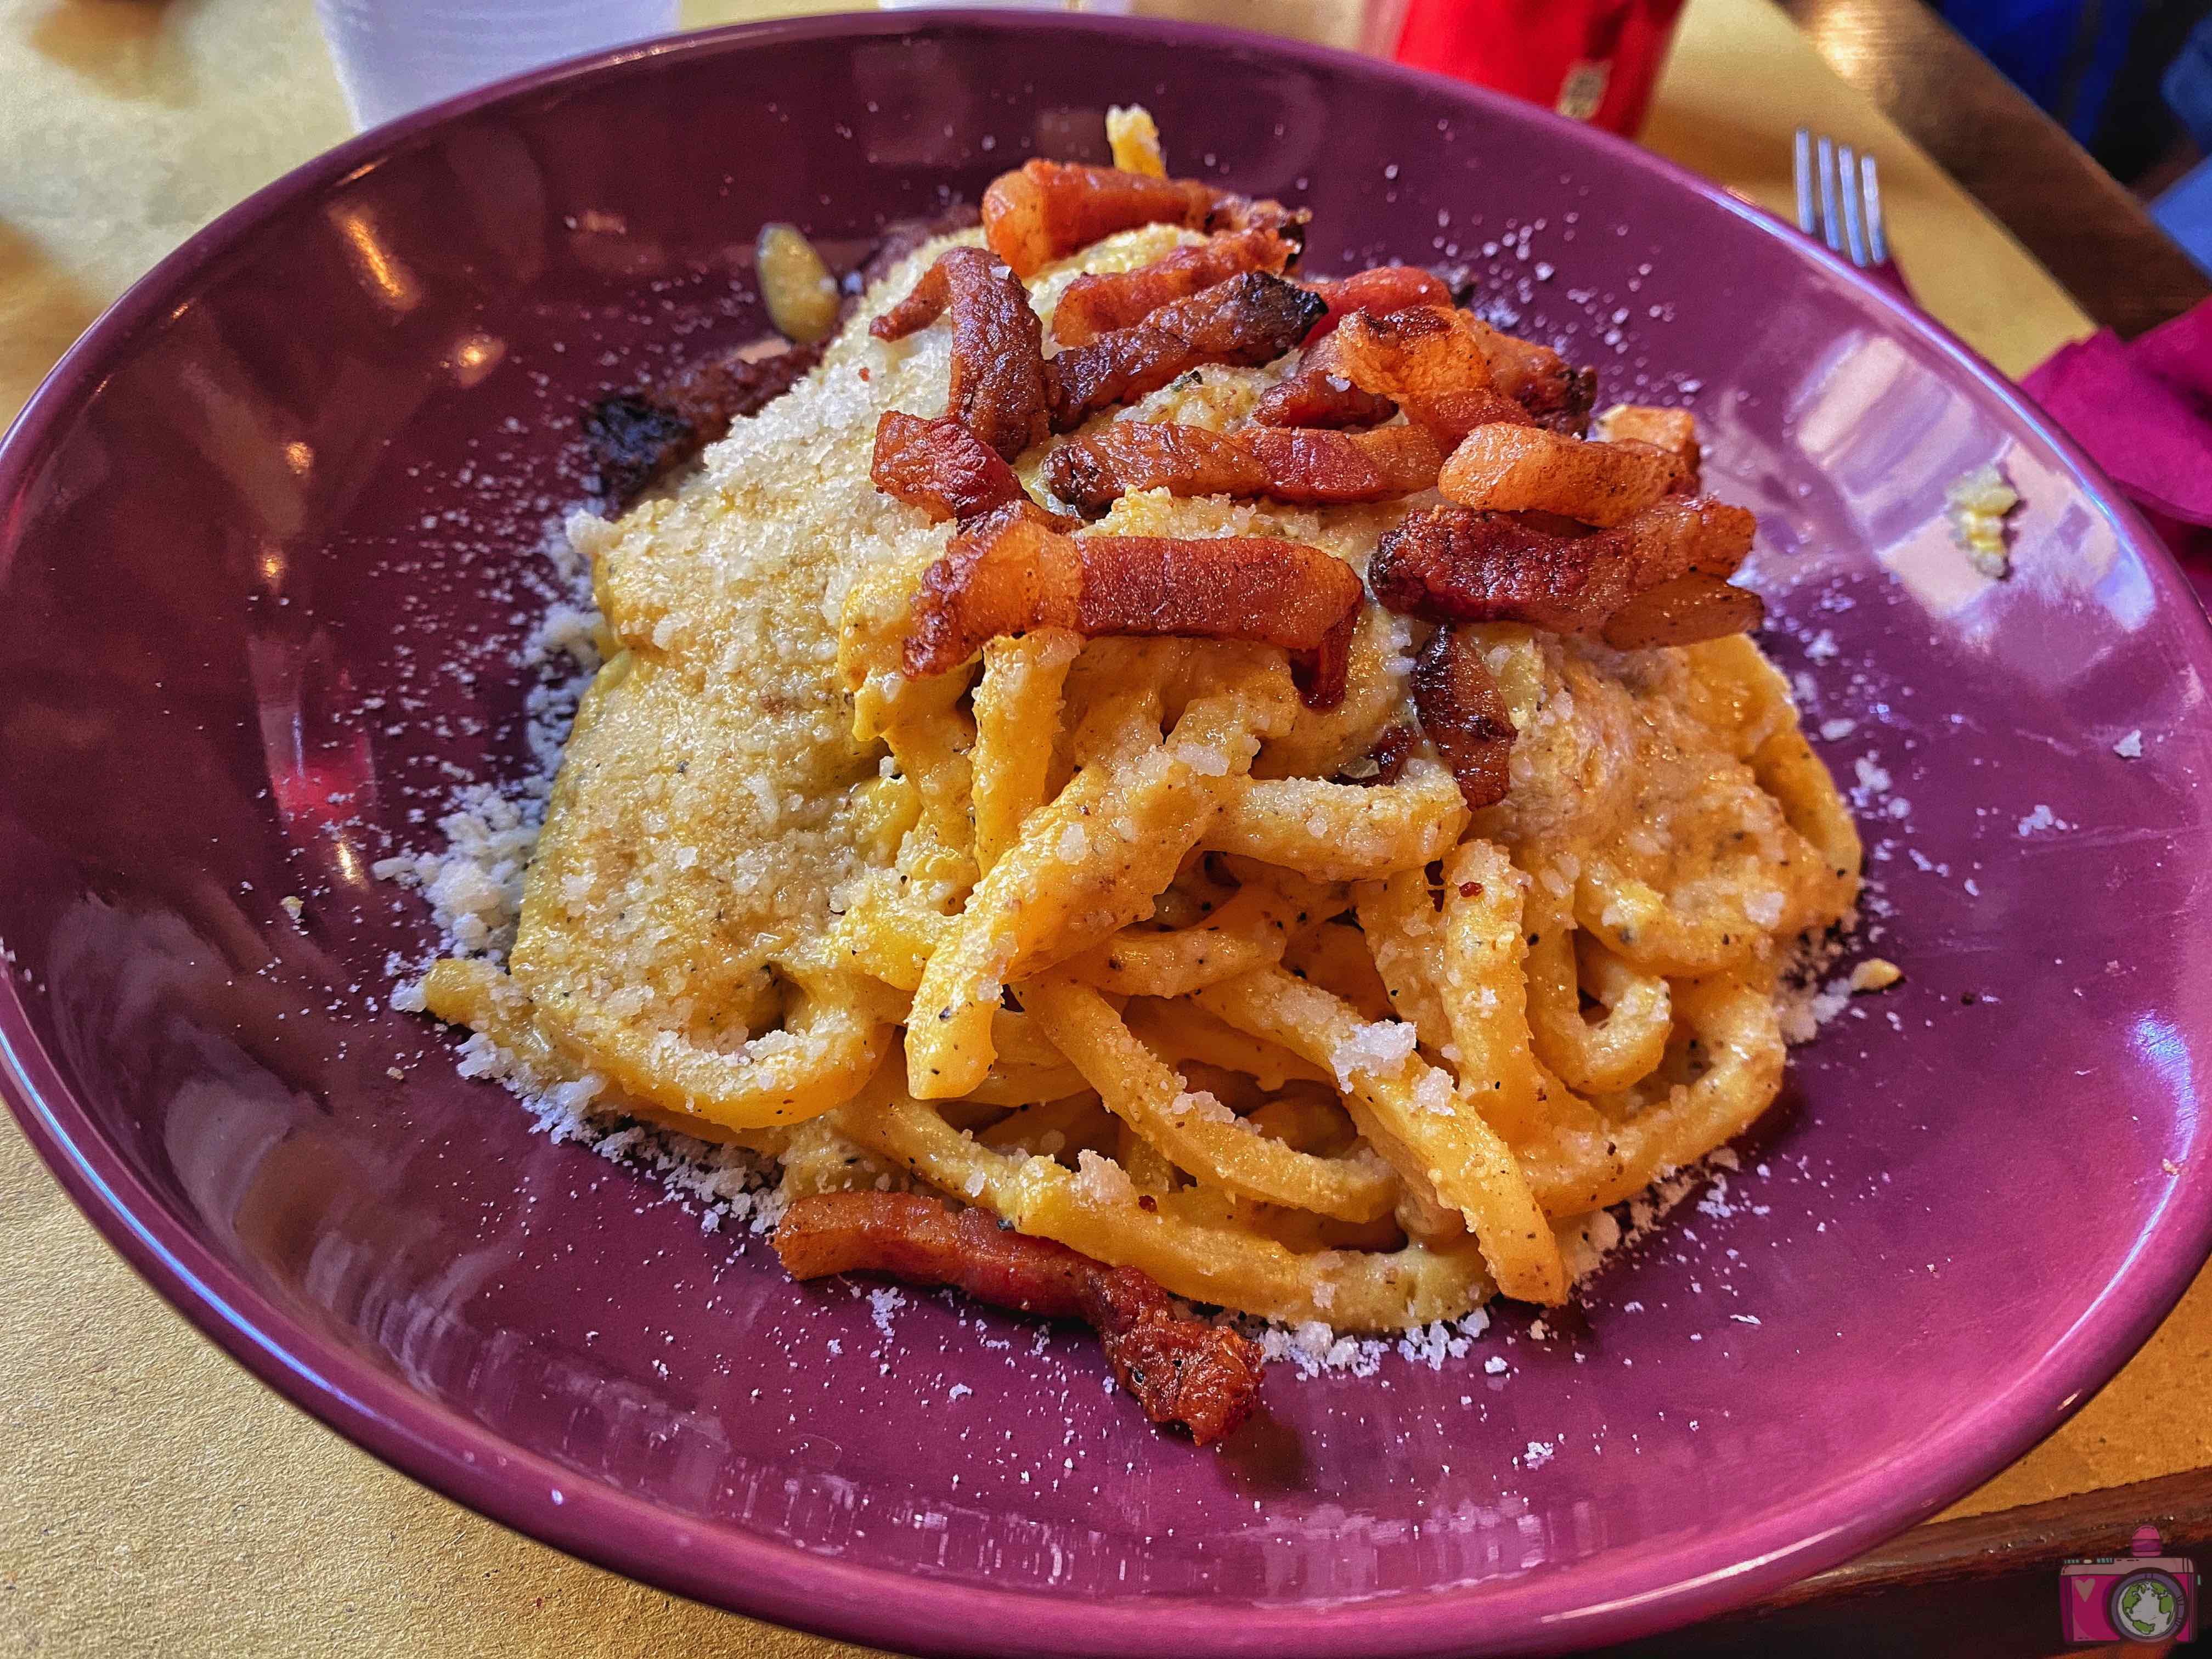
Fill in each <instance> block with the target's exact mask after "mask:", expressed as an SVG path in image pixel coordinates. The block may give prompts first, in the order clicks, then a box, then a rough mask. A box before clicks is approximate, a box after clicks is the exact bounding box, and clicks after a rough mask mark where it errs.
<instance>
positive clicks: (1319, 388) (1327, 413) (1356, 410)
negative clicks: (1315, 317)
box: [1252, 351, 1398, 429]
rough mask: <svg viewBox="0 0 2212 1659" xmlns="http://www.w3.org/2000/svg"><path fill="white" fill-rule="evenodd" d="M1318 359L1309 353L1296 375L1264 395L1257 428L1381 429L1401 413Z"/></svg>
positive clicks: (1256, 412) (1254, 411)
mask: <svg viewBox="0 0 2212 1659" xmlns="http://www.w3.org/2000/svg"><path fill="white" fill-rule="evenodd" d="M1314 357H1315V354H1314V353H1313V352H1311V351H1310V352H1308V353H1307V354H1306V359H1305V361H1304V362H1301V363H1300V364H1299V365H1298V368H1297V370H1296V371H1295V372H1294V373H1292V374H1286V375H1285V376H1284V377H1283V378H1282V379H1281V380H1278V381H1276V382H1275V384H1274V385H1273V386H1269V387H1268V388H1267V390H1266V391H1265V392H1261V394H1260V401H1259V402H1258V403H1257V404H1254V405H1253V408H1252V419H1253V421H1254V422H1255V424H1257V425H1260V426H1300V427H1330V428H1339V429H1341V428H1346V427H1358V426H1380V425H1382V424H1383V422H1385V421H1387V420H1389V418H1390V417H1391V416H1393V415H1395V414H1396V413H1397V412H1398V405H1397V404H1394V403H1392V402H1391V401H1390V400H1389V398H1378V397H1376V395H1375V394H1374V393H1373V392H1362V391H1361V390H1360V389H1359V388H1358V386H1354V385H1352V382H1351V381H1349V380H1346V379H1345V378H1344V376H1343V375H1341V374H1334V373H1332V372H1331V371H1330V370H1329V369H1328V367H1327V366H1326V364H1325V363H1323V362H1316V361H1314Z"/></svg>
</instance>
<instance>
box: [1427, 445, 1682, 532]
mask: <svg viewBox="0 0 2212 1659" xmlns="http://www.w3.org/2000/svg"><path fill="white" fill-rule="evenodd" d="M1681 478H1682V463H1681V462H1680V460H1679V459H1676V458H1675V457H1674V455H1671V454H1669V453H1668V452H1667V451H1665V450H1663V449H1656V448H1654V447H1652V446H1651V445H1650V444H1646V443H1605V442H1596V443H1593V442H1591V441H1589V440H1588V439H1585V438H1570V437H1567V436H1565V435H1562V434H1560V433H1557V432H1548V431H1547V430H1545V428H1542V427H1540V426H1530V425H1526V424H1522V425H1517V426H1508V425H1502V424H1494V423H1486V424H1485V425H1482V426H1479V427H1477V428H1474V430H1473V431H1472V432H1470V433H1468V435H1467V436H1466V438H1465V439H1464V440H1462V441H1461V443H1460V446H1459V447H1458V448H1456V449H1455V450H1453V451H1452V453H1451V459H1449V460H1448V461H1446V462H1445V463H1444V465H1443V473H1442V476H1441V477H1439V478H1438V479H1437V488H1438V489H1441V490H1443V493H1444V495H1446V496H1447V497H1448V498H1449V499H1450V500H1452V501H1457V502H1459V503H1460V505H1462V507H1482V508H1484V509H1485V510H1486V511H1489V512H1492V513H1524V512H1534V513H1558V514H1559V516H1560V517H1562V518H1567V519H1572V520H1575V521H1576V522H1577V523H1578V524H1588V525H1597V526H1601V527H1602V526H1611V525H1617V524H1620V523H1622V522H1624V521H1626V520H1629V519H1632V518H1633V517H1635V516H1636V514H1638V513H1641V512H1642V511H1644V508H1645V507H1650V505H1651V504H1652V503H1653V502H1655V501H1657V500H1658V499H1659V498H1660V497H1661V496H1662V495H1668V494H1670V493H1672V492H1673V490H1674V488H1675V486H1676V485H1677V484H1679V483H1680V482H1681Z"/></svg>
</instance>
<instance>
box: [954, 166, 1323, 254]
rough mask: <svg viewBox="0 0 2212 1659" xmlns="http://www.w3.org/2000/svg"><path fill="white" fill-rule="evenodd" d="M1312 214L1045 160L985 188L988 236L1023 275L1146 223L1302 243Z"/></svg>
mask: <svg viewBox="0 0 2212 1659" xmlns="http://www.w3.org/2000/svg"><path fill="white" fill-rule="evenodd" d="M1307 218H1308V215H1307V214H1306V212H1305V210H1304V209H1298V210H1295V211H1293V210H1289V209H1286V208H1285V207H1284V206H1283V205H1282V204H1280V203H1278V202H1270V201H1255V200H1253V199H1252V198H1251V197H1246V196H1237V195H1235V194H1232V193H1231V192H1230V191H1224V190H1219V189H1217V188H1216V187H1215V186H1213V185H1208V184H1205V183H1202V182H1201V181H1200V180H1199V179H1156V178H1153V177H1152V176H1151V175H1150V174H1148V173H1123V172H1121V170H1120V169H1119V168H1116V167H1088V166H1085V165H1082V164H1080V163H1077V162H1067V161H1045V160H1043V159H1042V158H1036V159H1033V160H1030V161H1024V163H1023V164H1022V166H1021V167H1020V168H1019V169H1018V171H1016V172H1013V173H1000V175H999V177H998V178H996V179H993V180H992V181H991V187H990V188H989V189H988V190H987V191H984V192H983V236H984V240H987V242H989V243H990V245H991V252H994V253H995V254H997V255H998V256H999V257H1000V258H1001V259H1003V260H1005V261H1006V264H1008V265H1009V266H1011V267H1012V270H1013V273H1014V275H1015V276H1023V277H1027V276H1035V275H1036V273H1037V272H1038V271H1039V270H1042V269H1043V268H1044V267H1045V266H1046V265H1048V264H1051V263H1052V262H1053V261H1054V259H1057V258H1060V257H1061V256H1063V255H1065V254H1069V253H1073V252H1075V250H1076V249H1078V248H1079V247H1084V246H1088V245H1089V244H1091V243H1092V242H1095V241H1097V240H1098V239H1099V238H1100V237H1102V236H1110V235H1112V234H1114V233H1115V231H1117V230H1131V229H1133V228H1136V227H1137V226H1139V225H1155V224H1172V225H1182V226H1185V227H1188V228H1190V229H1193V230H1215V231H1244V230H1271V231H1273V232H1275V233H1276V234H1279V235H1281V236H1284V237H1285V238H1286V239H1287V240H1290V241H1291V243H1292V244H1293V245H1295V244H1297V243H1298V242H1300V241H1301V240H1303V239H1304V226H1305V222H1306V220H1307Z"/></svg>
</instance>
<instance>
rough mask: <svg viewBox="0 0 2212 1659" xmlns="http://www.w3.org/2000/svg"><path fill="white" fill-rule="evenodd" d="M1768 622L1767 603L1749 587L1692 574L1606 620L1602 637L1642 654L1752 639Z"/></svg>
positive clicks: (1651, 589)
mask: <svg viewBox="0 0 2212 1659" xmlns="http://www.w3.org/2000/svg"><path fill="white" fill-rule="evenodd" d="M1765 620H1766V602H1765V600H1764V599H1760V598H1759V595H1758V594H1756V593H1754V592H1752V591H1751V590H1750V589H1749V588H1747V587H1738V586H1735V584H1734V583H1733V582H1729V581H1724V580H1722V579H1721V578H1720V577H1718V576H1706V575H1696V574H1692V575H1688V576H1677V577H1676V578H1675V579H1674V580H1673V581H1669V582H1661V583H1659V584H1658V585H1657V586H1655V587H1647V588H1645V589H1644V592H1641V593H1638V595H1636V597H1635V598H1633V599H1630V600H1629V601H1628V603H1627V604H1626V605H1622V606H1621V607H1620V610H1618V611H1614V612H1613V615H1612V616H1610V617H1607V618H1606V623H1605V631H1604V636H1603V637H1604V639H1605V642H1606V643H1607V645H1609V646H1611V647H1613V649H1614V650H1616V651H1643V650H1648V649H1650V647H1653V646H1656V645H1695V644H1697V643H1698V642H1699V641H1700V640H1717V639H1718V638H1720V637H1721V636H1722V635H1723V634H1748V633H1751V632H1752V631H1753V630H1754V629H1757V628H1758V627H1759V625H1760V624H1761V623H1764V622H1765Z"/></svg>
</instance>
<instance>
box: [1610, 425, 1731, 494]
mask: <svg viewBox="0 0 2212 1659" xmlns="http://www.w3.org/2000/svg"><path fill="white" fill-rule="evenodd" d="M1597 435H1598V436H1599V437H1601V438H1602V439H1604V440H1605V441H1606V442H1607V443H1613V444H1649V445H1650V446H1651V447H1652V448H1654V449H1658V450H1663V451H1665V452H1666V453H1668V454H1669V455H1671V456H1673V457H1674V459H1675V461H1676V462H1677V463H1679V465H1680V472H1679V475H1678V477H1676V480H1675V483H1674V489H1675V491H1676V493H1678V494H1680V495H1696V494H1697V493H1698V474H1699V466H1700V465H1701V464H1702V463H1703V461H1704V459H1705V451H1704V449H1703V447H1701V446H1700V445H1699V442H1698V421H1697V417H1696V416H1693V415H1692V414H1691V413H1690V411H1689V410H1686V409H1654V408H1651V407H1650V406H1649V405H1647V404H1614V405H1613V407H1612V408H1611V409H1608V410H1606V411H1605V413H1604V414H1602V415H1601V416H1598V417H1597Z"/></svg>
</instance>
